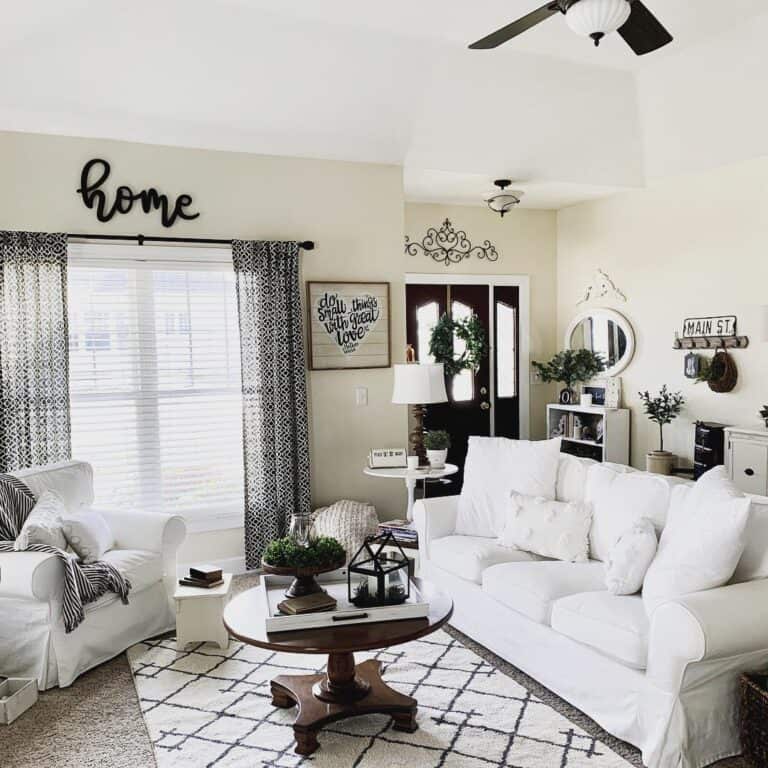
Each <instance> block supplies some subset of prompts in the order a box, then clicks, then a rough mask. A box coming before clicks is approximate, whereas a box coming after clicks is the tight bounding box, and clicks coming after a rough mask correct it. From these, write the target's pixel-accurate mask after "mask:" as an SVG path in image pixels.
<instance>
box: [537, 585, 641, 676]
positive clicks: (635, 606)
mask: <svg viewBox="0 0 768 768" xmlns="http://www.w3.org/2000/svg"><path fill="white" fill-rule="evenodd" d="M649 626H650V623H649V621H648V616H647V615H646V613H645V608H644V607H643V598H642V597H640V595H612V594H610V593H609V592H586V593H583V594H580V595H571V596H570V597H564V598H562V599H560V600H558V601H557V602H556V603H555V604H554V605H553V606H552V629H554V630H555V631H556V632H559V633H560V634H562V635H566V636H567V637H570V638H571V639H572V640H576V641H577V642H579V643H583V644H584V645H589V646H590V647H592V648H595V649H596V650H598V651H601V652H602V653H604V654H606V655H607V656H611V657H612V658H614V659H618V661H620V662H622V664H626V665H627V666H628V667H633V668H635V669H645V667H646V662H647V659H648V628H649Z"/></svg>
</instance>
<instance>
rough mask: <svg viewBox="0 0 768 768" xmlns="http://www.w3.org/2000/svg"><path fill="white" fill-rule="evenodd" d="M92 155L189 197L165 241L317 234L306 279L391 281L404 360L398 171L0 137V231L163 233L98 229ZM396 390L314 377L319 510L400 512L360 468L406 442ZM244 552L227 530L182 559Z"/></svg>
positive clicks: (361, 375) (128, 175)
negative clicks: (344, 503) (360, 398)
mask: <svg viewBox="0 0 768 768" xmlns="http://www.w3.org/2000/svg"><path fill="white" fill-rule="evenodd" d="M92 157H104V158H106V159H108V160H109V161H110V162H111V163H112V178H111V181H114V182H115V183H127V184H129V185H130V186H132V187H133V188H134V189H141V188H144V187H146V186H150V185H153V186H156V187H158V188H159V189H160V190H161V191H166V192H168V193H173V194H180V193H182V192H188V193H189V194H191V195H192V196H193V198H194V205H195V210H199V211H201V216H200V218H199V219H196V220H194V221H190V222H180V223H178V224H177V225H176V226H174V228H173V231H172V234H175V235H185V236H194V235H200V236H212V237H232V236H237V237H241V238H254V239H261V238H276V239H297V238H300V239H312V240H315V241H316V243H317V249H316V250H315V251H313V252H309V253H306V254H304V256H303V257H302V258H303V262H304V269H303V277H304V279H312V280H319V279H326V278H328V279H349V280H377V281H389V282H391V283H392V316H393V320H392V347H393V354H394V359H395V360H400V359H402V354H403V353H402V349H403V347H404V341H403V340H404V336H405V333H404V328H403V322H402V318H403V307H402V305H403V301H404V291H403V276H402V265H401V262H402V256H401V253H402V233H403V192H402V174H401V169H400V168H398V167H395V166H385V165H366V164H357V163H344V162H330V161H317V160H303V159H292V158H275V157H263V156H257V155H246V154H237V153H228V152H211V151H200V150H190V149H178V148H171V147H159V146H150V145H144V144H129V143H121V142H113V141H99V140H93V139H74V138H62V137H52V136H40V135H28V134H13V133H0V169H2V174H1V175H0V229H30V230H43V231H60V230H64V231H70V232H73V231H75V232H76V231H84V232H113V233H123V234H134V233H136V232H142V233H144V234H169V232H168V230H162V227H161V225H160V223H159V220H158V217H157V216H156V215H144V214H143V213H141V212H138V213H136V212H132V213H131V214H129V215H127V216H118V217H116V218H115V219H113V220H112V221H111V222H110V223H108V224H99V223H98V222H97V221H96V218H95V215H94V213H93V212H92V211H90V210H88V209H86V208H85V206H84V205H83V204H82V202H81V200H80V198H79V196H78V195H76V194H75V190H76V189H77V187H78V186H79V184H78V182H79V174H80V169H81V167H82V165H83V163H84V162H85V161H87V160H89V159H90V158H92ZM358 385H362V386H366V387H368V390H369V405H368V406H367V407H359V408H358V407H355V405H354V388H355V387H356V386H358ZM391 388H392V371H391V369H388V370H371V371H327V372H311V373H310V374H309V392H310V408H311V415H312V470H313V471H312V488H313V498H314V501H315V502H316V503H317V504H320V503H324V502H328V501H334V500H336V499H337V498H339V496H341V495H344V496H347V497H350V498H358V499H366V500H370V501H372V502H373V503H374V504H375V505H376V507H377V508H378V510H379V512H380V514H381V515H382V517H392V516H394V515H396V514H399V513H400V512H401V504H402V503H404V493H405V491H404V488H403V489H402V490H401V488H400V487H399V486H398V487H395V486H393V485H389V484H387V485H382V486H379V485H377V484H375V483H371V482H368V480H367V479H366V478H365V477H364V476H363V475H362V471H361V470H362V466H363V463H364V458H365V455H366V453H367V451H368V449H369V448H370V447H371V444H372V443H377V444H380V445H389V444H399V443H402V442H403V437H404V435H405V433H406V413H405V410H404V409H403V408H400V407H398V406H394V405H391V404H390V402H389V400H390V396H391ZM79 458H83V459H88V458H90V457H88V456H82V457H79ZM242 552H243V543H242V531H241V530H231V531H223V532H217V533H208V534H195V535H192V536H190V537H189V539H188V541H187V543H186V544H185V546H184V549H183V551H182V553H181V556H180V557H181V560H182V561H189V560H197V559H200V558H203V557H205V558H209V559H217V558H229V557H238V556H241V555H242Z"/></svg>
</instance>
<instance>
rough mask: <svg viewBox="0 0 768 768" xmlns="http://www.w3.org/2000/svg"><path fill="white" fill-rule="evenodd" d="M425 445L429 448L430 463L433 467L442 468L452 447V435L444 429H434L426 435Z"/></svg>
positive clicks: (428, 458) (428, 457)
mask: <svg viewBox="0 0 768 768" xmlns="http://www.w3.org/2000/svg"><path fill="white" fill-rule="evenodd" d="M424 446H425V448H426V449H427V460H428V461H429V465H430V466H431V467H432V468H433V469H442V468H443V467H444V466H445V460H446V459H447V458H448V449H449V448H450V447H451V437H450V435H449V434H448V433H447V432H446V431H445V430H444V429H434V430H432V431H430V432H427V434H426V435H424Z"/></svg>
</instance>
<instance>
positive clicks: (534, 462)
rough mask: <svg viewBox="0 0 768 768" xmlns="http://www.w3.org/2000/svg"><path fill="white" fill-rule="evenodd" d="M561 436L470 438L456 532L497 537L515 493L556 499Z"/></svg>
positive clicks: (465, 534)
mask: <svg viewBox="0 0 768 768" xmlns="http://www.w3.org/2000/svg"><path fill="white" fill-rule="evenodd" d="M559 456H560V439H559V438H557V439H555V440H541V441H538V442H528V441H525V440H508V439H507V438H504V437H470V438H469V449H468V451H467V460H466V462H465V464H464V485H463V486H462V489H461V496H460V497H459V511H458V517H457V520H456V533H458V534H462V535H464V536H485V537H487V538H496V537H498V536H499V535H500V534H501V532H502V530H503V529H504V522H505V516H506V509H507V503H508V502H509V496H510V494H511V493H513V492H516V493H522V494H523V495H525V496H543V497H544V498H547V499H554V498H555V485H556V482H557V466H558V459H559Z"/></svg>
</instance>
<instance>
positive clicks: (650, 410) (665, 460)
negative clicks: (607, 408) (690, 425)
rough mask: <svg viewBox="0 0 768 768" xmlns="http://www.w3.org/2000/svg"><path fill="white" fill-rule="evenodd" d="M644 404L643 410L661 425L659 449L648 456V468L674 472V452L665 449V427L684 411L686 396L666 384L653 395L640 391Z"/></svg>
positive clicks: (661, 473)
mask: <svg viewBox="0 0 768 768" xmlns="http://www.w3.org/2000/svg"><path fill="white" fill-rule="evenodd" d="M638 395H639V397H640V402H641V403H642V404H643V412H644V413H645V415H646V416H647V417H648V418H649V419H650V420H651V421H652V422H654V423H655V424H658V425H659V450H658V451H651V452H650V453H648V455H647V456H646V469H647V470H648V471H649V472H655V473H656V474H657V475H669V474H671V473H672V464H673V462H674V460H675V457H674V455H673V454H671V453H669V451H665V450H664V427H665V425H667V424H671V423H672V422H673V421H674V420H675V419H676V418H677V417H678V416H679V415H680V413H681V412H682V410H683V406H684V405H685V397H684V396H683V394H682V392H670V391H669V388H668V387H667V385H666V384H665V385H664V386H663V387H662V388H661V390H660V391H659V394H658V395H653V396H652V395H651V394H650V392H648V391H647V390H646V391H645V392H639V393H638Z"/></svg>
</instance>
